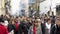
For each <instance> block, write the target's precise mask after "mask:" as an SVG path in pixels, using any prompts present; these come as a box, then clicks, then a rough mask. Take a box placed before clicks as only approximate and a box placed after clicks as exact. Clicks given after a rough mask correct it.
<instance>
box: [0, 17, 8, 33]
mask: <svg viewBox="0 0 60 34" xmlns="http://www.w3.org/2000/svg"><path fill="white" fill-rule="evenodd" d="M3 23H4V20H3V18H0V34H8V29H7V28H6V27H5V26H4V25H3Z"/></svg>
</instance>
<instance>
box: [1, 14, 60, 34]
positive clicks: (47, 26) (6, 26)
mask: <svg viewBox="0 0 60 34" xmlns="http://www.w3.org/2000/svg"><path fill="white" fill-rule="evenodd" d="M0 34H60V18H59V17H57V16H45V15H42V16H41V17H38V16H32V17H26V16H9V15H5V16H4V15H1V16H0Z"/></svg>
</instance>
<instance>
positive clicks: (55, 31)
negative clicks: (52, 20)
mask: <svg viewBox="0 0 60 34" xmlns="http://www.w3.org/2000/svg"><path fill="white" fill-rule="evenodd" d="M51 34H60V19H59V18H58V19H57V20H56V24H55V25H54V26H53V27H52V29H51Z"/></svg>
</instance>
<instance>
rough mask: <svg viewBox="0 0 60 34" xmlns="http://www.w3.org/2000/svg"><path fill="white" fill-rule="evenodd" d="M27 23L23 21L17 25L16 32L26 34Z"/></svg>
mask: <svg viewBox="0 0 60 34" xmlns="http://www.w3.org/2000/svg"><path fill="white" fill-rule="evenodd" d="M27 29H28V28H27V25H26V23H25V22H24V21H23V22H22V23H21V24H20V25H19V31H18V34H28V30H27Z"/></svg>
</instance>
